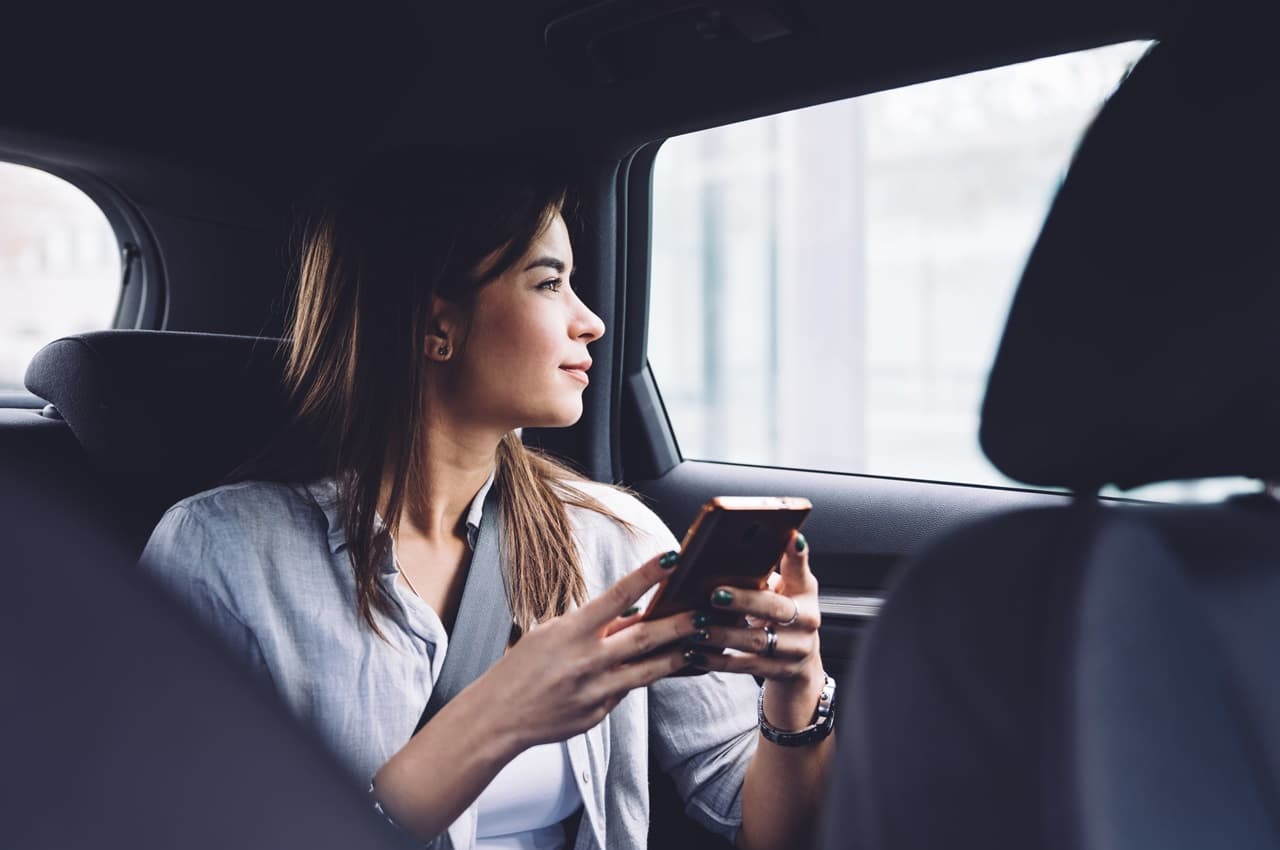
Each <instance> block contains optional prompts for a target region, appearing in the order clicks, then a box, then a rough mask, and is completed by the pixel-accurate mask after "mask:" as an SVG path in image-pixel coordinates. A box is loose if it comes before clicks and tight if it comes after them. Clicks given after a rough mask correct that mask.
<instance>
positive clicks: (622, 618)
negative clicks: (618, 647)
mask: <svg viewBox="0 0 1280 850" xmlns="http://www.w3.org/2000/svg"><path fill="white" fill-rule="evenodd" d="M643 620H644V610H643V609H642V608H641V607H640V606H639V605H632V606H631V607H630V608H628V609H627V610H625V611H623V612H622V613H621V614H619V615H618V616H616V617H614V618H613V620H611V621H610V622H609V624H608V625H607V626H605V627H604V633H603V634H602V635H601V637H608V636H609V635H611V634H616V633H617V632H620V631H622V630H623V629H625V628H627V627H628V626H632V625H635V624H636V623H639V622H641V621H643Z"/></svg>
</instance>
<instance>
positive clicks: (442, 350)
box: [436, 342, 449, 357]
mask: <svg viewBox="0 0 1280 850" xmlns="http://www.w3.org/2000/svg"><path fill="white" fill-rule="evenodd" d="M436 354H439V355H440V356H441V357H448V356H449V343H447V342H446V343H445V344H444V345H442V346H440V347H439V348H437V349H436Z"/></svg>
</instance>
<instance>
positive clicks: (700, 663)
mask: <svg viewBox="0 0 1280 850" xmlns="http://www.w3.org/2000/svg"><path fill="white" fill-rule="evenodd" d="M684 661H685V663H686V664H692V665H693V666H694V667H706V666H707V656H705V655H703V654H702V653H701V652H694V651H693V650H692V649H688V650H685V653H684Z"/></svg>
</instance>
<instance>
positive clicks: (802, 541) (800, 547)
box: [796, 531, 809, 552]
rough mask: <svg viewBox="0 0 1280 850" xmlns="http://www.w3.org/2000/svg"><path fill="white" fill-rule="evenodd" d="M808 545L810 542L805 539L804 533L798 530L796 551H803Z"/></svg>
mask: <svg viewBox="0 0 1280 850" xmlns="http://www.w3.org/2000/svg"><path fill="white" fill-rule="evenodd" d="M808 545H809V542H808V541H807V540H805V539H804V535H803V534H801V533H800V532H798V531H797V532H796V551H797V552H803V551H804V549H805V547H806V546H808Z"/></svg>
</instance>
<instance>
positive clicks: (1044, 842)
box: [824, 16, 1280, 850]
mask: <svg viewBox="0 0 1280 850" xmlns="http://www.w3.org/2000/svg"><path fill="white" fill-rule="evenodd" d="M1257 23H1258V22H1256V21H1251V20H1250V19H1249V18H1248V17H1246V16H1238V17H1234V18H1232V19H1231V21H1230V25H1229V26H1228V25H1221V26H1219V25H1215V24H1213V23H1206V22H1198V25H1197V26H1195V27H1190V28H1188V29H1187V30H1186V31H1184V32H1182V33H1180V34H1179V35H1175V36H1172V37H1170V38H1168V39H1165V40H1163V41H1162V42H1161V43H1159V44H1158V45H1156V46H1155V47H1154V48H1153V49H1152V50H1150V51H1149V53H1148V54H1147V56H1146V57H1145V58H1143V59H1142V60H1141V62H1139V63H1138V65H1137V67H1136V68H1135V69H1134V70H1133V71H1132V72H1131V74H1130V75H1129V76H1128V78H1127V79H1126V80H1125V81H1124V82H1123V83H1122V84H1121V86H1120V87H1119V89H1118V90H1117V92H1116V93H1115V94H1114V95H1113V96H1112V97H1111V98H1110V100H1109V101H1108V102H1107V104H1106V105H1105V106H1104V107H1103V109H1102V110H1101V112H1100V114H1099V115H1098V117H1097V119H1096V120H1095V122H1094V123H1093V125H1092V126H1091V128H1090V129H1089V130H1088V132H1087V133H1086V135H1085V137H1084V139H1083V141H1082V142H1081V145H1080V147H1079V149H1078V151H1077V153H1076V156H1075V158H1074V161H1073V163H1072V165H1071V167H1070V170H1069V173H1068V174H1067V176H1066V178H1065V180H1064V182H1063V185H1062V186H1061V188H1060V190H1059V192H1058V194H1057V197H1056V198H1055V200H1054V203H1053V205H1052V209H1051V211H1050V213H1049V216H1048V218H1047V220H1046V222H1045V225H1044V228H1043V231H1042V233H1041V234H1040V237H1039V239H1038V241H1037V243H1036V245H1035V248H1034V250H1033V252H1032V254H1031V256H1030V259H1029V261H1028V263H1027V266H1026V269H1025V272H1024V275H1023V278H1022V281H1021V284H1020V287H1019V290H1018V292H1017V295H1016V297H1015V300H1014V303H1013V306H1012V309H1011V312H1010V316H1009V319H1008V324H1007V326H1006V328H1005V333H1004V337H1003V340H1002V342H1001V345H1000V348H999V352H998V354H997V358H996V361H995V364H994V367H993V369H992V372H991V375H990V380H989V384H988V389H987V395H986V399H985V402H984V407H983V412H982V426H981V435H980V439H981V442H982V446H983V449H984V451H985V452H986V454H987V456H988V457H989V458H990V459H991V461H992V462H993V463H994V464H995V465H996V466H997V467H998V468H999V469H1000V470H1001V471H1002V472H1004V473H1005V474H1006V475H1008V476H1009V477H1011V478H1014V479H1016V480H1018V481H1022V482H1025V483H1027V484H1029V485H1031V486H1034V487H1044V488H1065V489H1068V490H1071V491H1073V492H1074V494H1075V499H1074V500H1073V504H1071V505H1070V506H1064V507H1061V508H1049V509H1038V510H1030V511H1023V512H1017V513H1011V514H1007V515H1002V516H998V517H994V518H991V519H988V520H985V521H983V522H980V523H976V524H973V525H969V526H967V527H964V528H961V529H958V530H956V531H954V532H953V533H950V534H948V535H947V536H945V537H944V538H942V539H939V540H937V541H936V542H935V543H934V544H933V545H931V546H930V547H929V548H928V549H927V550H926V551H925V552H924V553H922V554H921V555H919V556H918V557H916V558H915V559H914V560H913V561H912V562H911V563H910V564H908V565H906V566H905V567H904V568H903V569H902V571H901V572H900V573H899V574H898V575H897V577H896V579H895V581H894V583H893V585H892V587H891V588H890V592H889V595H888V599H887V601H886V603H885V605H884V607H883V608H882V610H881V612H880V615H879V617H878V619H877V622H876V623H875V624H874V625H873V626H872V628H871V630H870V633H869V634H868V636H867V638H866V641H865V643H864V645H863V648H862V650H861V654H860V656H859V658H858V659H857V660H856V661H855V664H854V668H853V672H852V677H851V678H849V679H847V680H848V681H849V683H850V684H849V686H847V687H846V688H844V689H843V691H844V694H845V699H844V706H843V708H842V713H843V715H844V716H843V717H842V723H841V726H840V728H839V732H838V736H839V745H838V746H839V755H838V758H837V761H836V769H835V775H834V777H833V781H832V789H831V794H832V796H831V797H830V799H829V801H828V806H827V814H826V823H825V827H824V835H825V838H824V841H825V846H826V847H831V848H835V847H857V848H877V850H905V849H906V848H929V850H935V848H940V847H946V848H949V850H957V848H1064V850H1065V848H1073V850H1075V848H1083V849H1084V850H1104V848H1105V849H1106V850H1110V848H1157V847H1158V848H1162V850H1178V849H1179V848H1188V850H1189V848H1208V847H1222V848H1228V847H1229V848H1233V850H1242V849H1243V848H1277V847H1280V809H1278V804H1280V675H1277V671H1276V662H1275V660H1274V659H1275V647H1276V646H1278V645H1280V502H1277V500H1276V498H1275V495H1274V490H1273V489H1272V488H1271V487H1269V486H1263V485H1262V484H1260V485H1259V487H1258V488H1257V492H1256V493H1254V494H1250V495H1244V496H1239V497H1235V498H1231V499H1228V500H1227V501H1225V502H1221V503H1217V504H1208V505H1196V506H1192V505H1178V506H1175V505H1155V504H1119V503H1112V502H1108V503H1104V502H1102V501H1100V500H1099V499H1098V498H1097V494H1098V493H1099V491H1100V489H1101V488H1103V487H1104V486H1106V485H1116V486H1118V487H1120V488H1122V489H1127V488H1132V487H1135V486H1138V485H1143V484H1148V483H1152V482H1163V481H1173V480H1180V479H1203V478H1209V477H1216V476H1247V477H1250V478H1255V479H1258V480H1259V481H1260V482H1267V481H1277V480H1280V387H1278V386H1277V384H1280V345H1278V344H1277V343H1276V338H1277V325H1278V323H1280V286H1277V283H1278V281H1277V269H1278V268H1280V265H1278V263H1277V255H1276V252H1275V248H1274V246H1275V245H1276V244H1278V243H1277V233H1278V232H1280V215H1278V214H1277V209H1278V207H1277V201H1276V199H1277V198H1278V197H1280V179H1278V176H1277V166H1276V160H1277V156H1280V131H1278V127H1280V123H1277V122H1276V121H1275V120H1274V116H1273V114H1272V113H1273V112H1274V111H1275V104H1276V102H1277V91H1276V80H1277V72H1276V69H1275V65H1274V62H1273V60H1272V59H1271V56H1270V53H1271V50H1270V47H1269V45H1267V44H1266V38H1267V35H1266V33H1267V32H1268V29H1267V28H1266V27H1263V26H1256V25H1255V24H1257Z"/></svg>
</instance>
